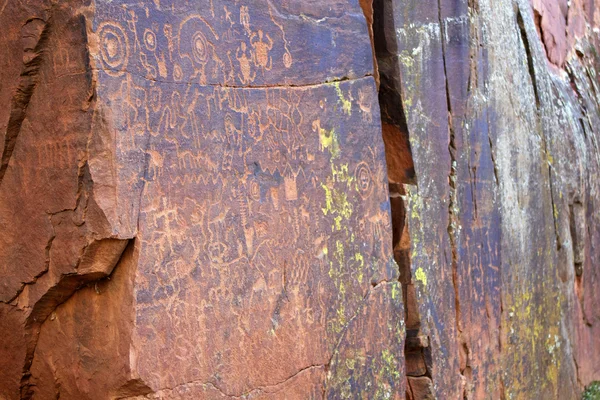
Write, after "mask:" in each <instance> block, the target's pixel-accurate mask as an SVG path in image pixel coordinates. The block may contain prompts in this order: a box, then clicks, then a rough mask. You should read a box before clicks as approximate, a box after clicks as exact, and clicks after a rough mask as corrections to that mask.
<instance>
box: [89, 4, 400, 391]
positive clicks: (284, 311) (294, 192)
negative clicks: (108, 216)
mask: <svg viewBox="0 0 600 400" xmlns="http://www.w3.org/2000/svg"><path fill="white" fill-rule="evenodd" d="M182 3H183V2H182ZM136 4H137V3H136ZM136 4H129V3H123V2H111V3H110V4H103V6H102V7H98V6H97V8H96V9H97V10H99V11H98V16H97V18H96V20H95V22H94V27H95V31H96V35H95V36H94V37H95V40H96V41H97V47H96V50H95V52H94V57H95V62H96V71H95V74H96V78H97V81H98V82H99V85H98V87H97V95H98V99H99V102H98V106H99V108H100V109H102V110H104V111H103V112H104V113H105V114H106V120H109V121H111V122H112V129H113V134H112V137H113V140H114V142H115V154H114V156H115V158H116V159H117V160H120V161H119V162H117V165H118V167H117V175H118V176H119V177H120V180H121V181H124V182H140V181H141V182H142V184H143V192H142V193H141V204H140V208H139V209H140V213H139V233H138V239H139V250H138V252H137V254H138V257H139V260H138V262H139V266H138V272H137V277H136V286H135V293H134V296H135V310H136V311H135V313H136V320H135V328H134V338H133V340H132V343H133V349H132V357H133V358H132V360H133V361H132V363H133V364H132V367H134V368H136V370H137V373H138V374H139V377H140V379H141V380H143V381H144V382H145V384H147V385H148V386H149V387H150V388H152V389H153V390H155V391H158V390H161V389H165V388H178V389H177V390H178V391H180V390H179V389H182V387H181V386H180V385H184V387H185V388H191V387H192V386H189V385H187V384H186V382H196V383H198V382H202V383H205V384H207V385H209V386H206V385H204V384H203V385H202V388H204V389H207V388H208V389H211V388H212V389H211V390H213V389H215V388H216V389H215V390H220V391H221V392H222V393H227V394H231V395H242V394H244V393H248V392H252V391H256V388H267V387H270V386H273V385H276V384H278V383H280V382H284V381H286V380H287V379H288V378H289V377H291V376H295V374H297V373H298V372H299V371H302V370H304V369H305V368H307V367H310V366H314V368H313V369H312V370H311V371H310V374H303V381H306V380H307V379H308V382H305V383H303V384H302V385H303V386H306V387H307V388H311V389H310V390H315V391H316V392H322V391H323V390H325V388H329V389H328V390H330V391H331V393H341V392H342V391H344V390H347V388H348V387H347V384H351V385H355V386H363V385H366V384H367V382H366V381H367V380H374V379H375V378H374V377H373V376H372V375H370V373H367V372H366V371H367V370H373V369H374V368H377V370H378V371H379V369H380V368H381V369H382V371H381V372H379V373H378V376H379V378H377V380H378V381H379V384H378V385H379V386H378V389H375V388H373V389H372V390H373V391H375V390H383V391H384V392H386V393H392V392H393V393H398V394H400V395H403V393H404V391H403V385H398V384H397V383H395V382H394V380H395V377H396V374H397V372H393V373H392V371H399V370H401V364H402V363H401V361H399V359H400V357H401V354H402V346H403V329H404V326H403V322H402V315H403V308H402V302H401V294H400V291H399V289H398V287H396V286H395V285H391V286H390V287H389V288H388V287H387V286H386V290H380V289H378V292H377V295H376V296H372V295H371V292H372V291H374V290H375V289H373V286H374V285H378V284H379V283H381V282H384V281H390V282H391V281H394V280H395V277H396V275H397V267H396V266H395V264H394V263H393V261H392V251H391V234H389V232H391V226H390V216H389V200H388V196H387V176H386V171H385V163H384V153H383V143H382V141H381V140H380V139H379V137H380V133H379V132H380V126H379V123H378V122H377V121H378V115H379V106H378V104H377V94H376V89H375V83H374V80H373V78H372V77H366V78H362V77H364V76H365V75H368V74H370V73H371V70H372V58H371V49H370V44H369V42H368V34H367V31H366V25H365V22H364V17H362V15H361V14H360V8H359V6H358V4H355V5H348V4H346V3H344V4H342V3H338V2H325V4H320V3H318V4H317V3H314V4H313V3H312V2H308V3H306V4H304V5H299V4H295V5H290V4H287V2H284V3H282V4H275V3H273V2H262V1H252V2H246V3H241V2H235V4H220V5H217V2H214V4H213V2H206V4H205V5H204V6H201V5H197V6H195V8H194V9H191V8H190V7H191V6H188V5H184V4H177V5H172V6H171V5H168V4H165V3H164V2H160V4H158V3H156V5H155V6H151V5H146V6H145V7H141V6H138V5H136ZM349 7H350V8H356V14H354V13H353V12H352V10H348V8H349ZM174 8H176V9H177V10H178V12H177V13H173V12H172V9H174ZM179 11H180V12H179ZM309 11H310V12H309ZM325 21H327V23H326V24H324V22H325ZM342 26H343V28H342ZM363 31H364V32H363ZM363 33H364V34H363ZM363 38H364V39H363ZM357 40H358V42H357ZM361 40H365V42H364V43H363V45H361V43H360V41H361ZM350 46H351V47H350ZM349 48H351V49H352V51H350V52H349V51H348V49H349ZM341 77H349V78H355V79H350V80H346V81H341V82H339V81H338V82H332V83H324V84H315V83H320V82H327V81H328V80H335V79H337V78H341ZM292 84H293V85H294V86H296V85H303V86H302V87H293V86H290V85H292ZM374 116H375V117H374ZM140 159H142V160H143V162H142V165H143V166H144V168H143V170H142V171H141V172H140V171H139V170H138V169H136V168H132V166H131V164H133V165H137V163H139V160H140ZM127 160H130V161H132V162H127ZM135 187H139V185H138V186H135ZM123 188H124V189H125V190H127V188H128V186H123ZM127 196H131V194H128V193H123V197H125V198H127ZM392 286H393V287H392ZM390 288H391V289H390ZM375 303H377V304H378V305H377V304H375ZM372 308H377V309H378V310H379V311H377V312H371V311H370V310H371V309H372ZM380 313H385V314H386V315H387V314H389V318H388V319H387V320H386V322H385V324H383V325H382V326H381V327H375V326H374V325H373V324H374V318H378V317H380ZM387 330H389V331H390V335H384V334H383V333H382V332H383V331H387ZM347 334H348V335H352V336H353V337H354V338H359V337H363V338H364V339H365V341H366V342H369V343H370V344H369V345H368V346H367V345H364V346H360V348H357V347H356V346H355V344H356V342H354V344H353V345H352V346H355V347H352V349H350V348H348V346H349V345H350V343H348V342H344V337H345V336H346V335H347ZM367 338H368V340H367ZM366 342H361V343H363V344H364V343H366ZM382 348H388V349H395V350H393V356H391V357H390V356H389V355H387V357H384V356H386V355H382V353H381V349H382ZM342 351H343V352H344V354H348V353H351V354H352V355H353V357H354V358H353V359H354V361H353V362H354V363H355V365H354V366H353V370H352V371H350V372H349V371H348V370H347V369H343V368H342V369H340V368H341V367H340V366H338V365H337V364H336V366H335V368H336V372H335V374H333V375H332V374H329V375H327V374H326V369H327V368H328V367H326V366H328V365H329V364H330V362H332V360H333V357H334V355H336V354H338V353H339V352H342ZM384 358H386V361H384V360H383V359H384ZM386 363H387V364H386ZM384 364H385V365H387V367H385V368H384ZM363 380H364V382H363ZM346 381H347V382H346ZM350 381H351V383H348V382H350ZM290 383H291V382H290ZM204 389H203V390H204ZM185 390H187V389H185ZM185 390H184V391H185ZM369 390H370V389H369ZM263 391H264V389H261V390H259V392H261V393H262V392H263ZM169 393H170V395H173V394H174V393H175V392H169ZM205 394H206V393H205Z"/></svg>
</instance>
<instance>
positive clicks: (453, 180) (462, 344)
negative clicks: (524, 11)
mask: <svg viewBox="0 0 600 400" xmlns="http://www.w3.org/2000/svg"><path fill="white" fill-rule="evenodd" d="M442 1H443V0H438V22H439V25H440V34H441V42H442V62H443V68H444V77H445V84H446V85H445V88H446V107H447V111H448V134H449V136H450V138H449V142H448V152H449V154H450V172H449V174H448V184H449V185H450V190H449V199H448V200H449V201H448V228H447V231H448V238H449V240H450V248H451V256H452V260H451V263H452V284H453V287H454V309H455V314H456V332H457V336H458V340H459V352H460V353H461V354H460V358H461V359H463V360H464V363H463V362H461V369H460V374H461V379H462V382H461V385H462V391H463V397H464V398H465V399H466V398H468V388H469V387H470V386H471V385H472V382H471V380H472V374H471V373H470V369H471V366H470V365H469V359H470V355H469V353H470V349H469V345H468V343H467V341H466V340H465V338H464V337H463V334H462V331H463V327H462V326H461V304H460V291H459V277H458V243H457V235H458V226H459V225H460V217H459V210H458V198H457V167H458V162H457V148H456V141H455V129H454V125H453V118H452V101H451V98H450V86H449V83H448V66H447V62H448V61H447V51H446V43H447V41H448V40H449V38H448V33H447V31H446V25H445V23H444V18H443V15H442V3H441V2H442ZM475 172H476V171H475V170H474V168H473V173H475ZM471 173H472V168H470V167H469V174H470V176H472V175H471ZM476 180H477V178H476V176H472V178H471V181H472V182H475V181H476ZM473 192H475V190H473ZM473 205H474V212H475V215H477V202H476V200H475V198H473Z"/></svg>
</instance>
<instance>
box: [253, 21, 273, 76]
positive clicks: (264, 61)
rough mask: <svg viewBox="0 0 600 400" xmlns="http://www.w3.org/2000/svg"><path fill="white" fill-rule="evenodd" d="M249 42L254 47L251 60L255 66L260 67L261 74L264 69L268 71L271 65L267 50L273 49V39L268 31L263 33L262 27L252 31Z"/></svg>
mask: <svg viewBox="0 0 600 400" xmlns="http://www.w3.org/2000/svg"><path fill="white" fill-rule="evenodd" d="M250 44H251V45H252V48H253V49H254V52H253V57H252V61H253V62H254V65H255V66H256V67H257V68H261V69H262V71H263V74H264V72H265V71H270V70H271V68H272V67H273V63H272V59H271V56H270V55H269V52H270V51H271V49H273V40H272V39H271V37H270V36H269V34H268V33H264V32H263V31H262V29H259V30H258V32H254V33H253V34H252V35H251V36H250Z"/></svg>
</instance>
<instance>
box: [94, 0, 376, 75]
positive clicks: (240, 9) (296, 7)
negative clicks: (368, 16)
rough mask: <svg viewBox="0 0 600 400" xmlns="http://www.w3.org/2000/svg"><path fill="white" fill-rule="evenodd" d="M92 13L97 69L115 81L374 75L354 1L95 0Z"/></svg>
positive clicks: (364, 29)
mask: <svg viewBox="0 0 600 400" xmlns="http://www.w3.org/2000/svg"><path fill="white" fill-rule="evenodd" d="M174 10H176V12H174ZM96 14H97V15H96V16H97V19H96V23H95V24H94V30H95V32H96V33H97V41H98V43H97V46H98V48H97V53H98V54H96V59H97V60H96V61H97V68H99V69H103V70H105V71H106V72H107V73H108V74H109V75H111V76H115V77H117V76H123V74H124V73H125V72H126V71H127V72H130V73H131V74H133V75H138V76H141V77H145V78H147V79H149V80H155V81H162V82H188V83H189V82H193V83H199V84H203V85H226V86H265V85H288V84H294V85H303V84H312V83H319V82H326V81H333V80H336V79H340V78H343V77H347V78H360V77H363V76H365V75H368V74H371V73H372V70H373V65H372V55H371V51H370V42H369V35H368V33H367V26H366V23H365V20H364V17H363V15H362V12H361V9H360V7H359V5H358V3H356V2H351V3H349V2H346V1H343V2H342V1H334V0H329V1H321V2H315V1H303V2H292V4H290V3H288V2H287V1H285V2H275V1H269V0H250V1H245V2H240V1H236V2H219V1H216V0H202V1H194V2H188V1H177V0H173V1H165V0H162V1H154V2H145V3H140V2H137V1H131V0H119V1H107V0H101V1H97V2H96Z"/></svg>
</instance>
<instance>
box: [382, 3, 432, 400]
mask: <svg viewBox="0 0 600 400" xmlns="http://www.w3.org/2000/svg"><path fill="white" fill-rule="evenodd" d="M393 7H394V3H393V2H391V1H387V0H375V1H374V2H373V3H372V10H373V41H374V47H375V53H376V57H377V60H376V61H377V69H378V71H379V77H380V86H379V103H380V108H381V120H382V136H383V140H384V144H385V152H386V161H387V169H388V180H389V188H390V203H391V208H392V230H393V235H392V236H393V249H394V259H395V261H396V263H397V265H398V268H399V273H400V274H399V280H400V282H401V284H402V294H403V303H404V320H405V325H406V336H407V337H406V342H405V348H404V359H405V374H406V377H405V379H406V381H407V393H406V395H407V398H408V399H421V398H427V397H428V396H430V395H433V393H434V389H433V381H432V374H431V369H432V356H431V350H430V347H429V338H428V337H427V336H426V335H423V334H422V333H421V317H420V315H419V307H418V303H417V293H416V288H415V285H414V282H413V279H412V273H411V260H410V251H411V242H410V232H409V230H408V224H407V223H406V214H407V201H406V198H405V195H406V192H405V189H404V185H405V184H416V174H415V169H414V163H413V157H412V151H411V148H410V141H409V132H408V124H407V120H406V114H405V109H404V105H403V100H402V81H401V73H400V65H399V60H398V53H399V51H398V44H397V38H396V27H395V23H394V18H393V15H394V14H393V12H394V10H393Z"/></svg>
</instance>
